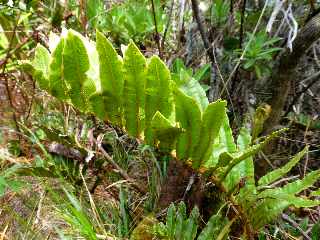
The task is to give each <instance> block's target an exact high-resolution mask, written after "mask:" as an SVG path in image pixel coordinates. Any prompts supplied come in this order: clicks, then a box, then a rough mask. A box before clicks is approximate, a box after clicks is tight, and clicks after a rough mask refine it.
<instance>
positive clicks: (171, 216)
mask: <svg viewBox="0 0 320 240" xmlns="http://www.w3.org/2000/svg"><path fill="white" fill-rule="evenodd" d="M166 220H167V221H166V227H167V231H168V237H169V238H173V237H174V230H175V223H176V207H175V205H174V204H173V203H171V204H170V206H169V209H168V211H167V218H166Z"/></svg>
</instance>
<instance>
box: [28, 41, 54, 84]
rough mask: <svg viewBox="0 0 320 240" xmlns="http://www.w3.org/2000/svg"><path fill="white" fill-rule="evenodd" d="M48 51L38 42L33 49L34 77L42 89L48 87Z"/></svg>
mask: <svg viewBox="0 0 320 240" xmlns="http://www.w3.org/2000/svg"><path fill="white" fill-rule="evenodd" d="M49 62H50V53H49V51H48V50H47V49H46V48H45V47H43V46H42V45H40V44H38V45H37V47H36V50H35V58H34V61H33V63H32V65H33V66H34V70H35V73H34V75H35V78H36V80H37V81H38V83H39V86H40V87H41V88H43V89H48V88H49V86H48V81H47V78H48V73H49Z"/></svg>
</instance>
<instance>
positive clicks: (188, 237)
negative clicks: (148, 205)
mask: <svg viewBox="0 0 320 240" xmlns="http://www.w3.org/2000/svg"><path fill="white" fill-rule="evenodd" d="M198 218H199V210H198V208H197V207H194V208H193V209H192V211H191V213H190V215H189V217H188V216H187V214H186V206H185V204H184V202H180V203H179V205H178V206H177V207H176V206H175V205H174V204H173V203H172V204H171V205H170V206H169V208H168V211H167V217H166V223H165V224H164V223H162V222H160V223H158V224H156V225H155V226H154V227H153V231H154V235H156V236H157V237H160V239H168V240H178V239H185V240H194V239H198V240H216V239H220V240H221V239H225V237H226V236H227V234H228V232H229V231H230V226H231V225H230V223H231V222H230V221H228V219H227V218H226V217H224V216H222V214H221V212H220V211H219V212H218V213H217V214H215V215H213V216H212V217H211V218H210V219H209V221H208V223H207V224H206V226H205V228H204V229H203V230H202V231H201V232H200V234H199V235H198V237H197V230H198Z"/></svg>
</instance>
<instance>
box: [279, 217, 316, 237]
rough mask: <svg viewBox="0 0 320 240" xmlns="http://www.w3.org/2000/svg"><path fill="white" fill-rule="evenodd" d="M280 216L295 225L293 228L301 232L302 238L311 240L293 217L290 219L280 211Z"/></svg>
mask: <svg viewBox="0 0 320 240" xmlns="http://www.w3.org/2000/svg"><path fill="white" fill-rule="evenodd" d="M281 217H282V219H283V220H285V221H287V222H288V223H290V224H291V225H292V226H293V227H295V228H296V229H297V230H298V231H299V232H300V233H301V234H302V236H303V238H304V239H306V240H312V239H311V238H310V237H309V236H308V234H307V233H306V232H305V231H303V230H302V228H301V227H300V226H299V224H298V223H297V222H296V221H294V220H293V219H291V218H290V217H289V216H288V215H287V214H285V213H282V214H281Z"/></svg>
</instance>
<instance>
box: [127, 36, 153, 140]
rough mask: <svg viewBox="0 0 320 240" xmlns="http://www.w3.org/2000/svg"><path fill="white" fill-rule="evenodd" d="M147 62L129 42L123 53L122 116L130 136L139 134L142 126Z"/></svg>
mask: <svg viewBox="0 0 320 240" xmlns="http://www.w3.org/2000/svg"><path fill="white" fill-rule="evenodd" d="M146 66H147V63H146V59H145V57H144V56H143V55H142V53H141V52H140V51H139V49H138V48H137V47H136V45H135V44H134V43H133V42H131V43H130V44H129V45H128V48H127V49H126V51H125V53H124V76H125V77H124V79H125V80H124V94H123V100H124V117H125V122H126V129H127V131H128V133H129V134H131V135H132V136H135V137H138V136H140V134H141V132H142V130H143V127H144V102H145V83H146V70H147V68H146Z"/></svg>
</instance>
